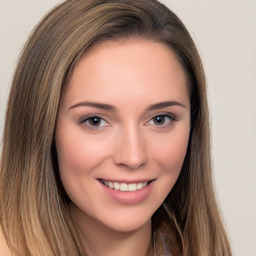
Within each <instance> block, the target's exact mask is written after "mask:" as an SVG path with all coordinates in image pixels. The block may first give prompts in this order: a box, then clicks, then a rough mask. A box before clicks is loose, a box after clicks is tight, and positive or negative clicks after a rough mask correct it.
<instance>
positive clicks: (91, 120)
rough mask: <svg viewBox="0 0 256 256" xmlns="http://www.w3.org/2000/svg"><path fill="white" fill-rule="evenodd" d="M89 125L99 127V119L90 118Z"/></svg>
mask: <svg viewBox="0 0 256 256" xmlns="http://www.w3.org/2000/svg"><path fill="white" fill-rule="evenodd" d="M90 124H91V125H93V126H99V125H100V118H98V117H96V116H95V117H92V118H91V119H90Z"/></svg>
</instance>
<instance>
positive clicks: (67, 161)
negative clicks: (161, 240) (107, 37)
mask: <svg viewBox="0 0 256 256" xmlns="http://www.w3.org/2000/svg"><path fill="white" fill-rule="evenodd" d="M88 102H89V103H88ZM95 102H96V103H99V104H107V106H106V105H104V108H102V105H100V106H99V105H95V104H91V103H95ZM163 102H164V103H165V104H159V103H163ZM166 102H168V103H166ZM170 102H171V103H170ZM95 116H97V117H98V119H95V120H94V121H97V122H93V119H92V117H95ZM99 118H101V119H99ZM189 132H190V101H189V93H188V90H187V85H186V75H185V73H184V71H183V69H182V67H181V65H180V64H179V62H178V61H177V59H176V56H175V55H174V53H173V52H172V51H171V50H170V48H168V47H167V46H166V45H164V44H162V43H158V42H152V41H149V40H130V41H117V42H105V43H102V44H100V45H98V46H95V47H94V48H92V49H91V50H90V51H89V52H87V53H86V54H85V56H83V58H82V59H81V60H80V61H79V63H78V64H77V66H76V67H75V69H74V71H73V73H72V75H71V77H70V79H69V81H68V84H67V86H66V88H65V91H64V92H63V94H62V98H61V104H60V110H59V114H58V120H57V128H56V148H57V155H58V161H59V171H60V176H61V180H62V182H63V185H64V188H65V190H66V192H67V194H68V195H69V197H70V199H71V200H72V202H73V203H72V205H71V211H72V214H73V215H74V217H75V219H76V221H77V222H78V226H79V228H80V230H81V232H82V234H83V235H84V237H86V241H87V242H88V247H89V251H90V252H91V254H92V255H96V256H97V255H104V256H108V255H112V256H113V255H124V256H125V255H127V256H128V255H140V256H141V255H147V251H148V248H149V243H150V237H151V217H152V215H153V213H154V212H155V211H156V210H157V209H158V207H159V206H160V205H161V204H162V203H163V201H164V199H165V198H166V196H167V195H168V193H169V192H170V191H171V189H172V187H173V185H174V184H175V182H176V180H177V178H178V176H179V173H180V170H181V167H182V163H183V161H184V157H185V154H186V150H187V145H188V139H189ZM99 179H104V180H108V181H126V182H127V183H129V182H133V181H135V180H136V181H138V180H139V181H141V180H143V181H145V180H147V181H152V182H151V185H150V186H151V190H150V193H149V194H148V195H147V196H146V198H145V199H143V200H142V201H140V202H137V203H131V202H129V200H128V201H124V202H120V201H118V200H116V199H115V198H113V197H112V196H110V195H109V194H108V193H106V191H105V188H106V187H105V185H103V184H102V183H101V182H100V181H99ZM127 193H133V192H126V194H124V197H126V196H127ZM129 195H132V194H129ZM127 197H129V196H127Z"/></svg>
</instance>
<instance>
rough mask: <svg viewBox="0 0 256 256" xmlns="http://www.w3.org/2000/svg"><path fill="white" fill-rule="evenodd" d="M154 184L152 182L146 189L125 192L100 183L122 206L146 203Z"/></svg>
mask: <svg viewBox="0 0 256 256" xmlns="http://www.w3.org/2000/svg"><path fill="white" fill-rule="evenodd" d="M153 183H154V182H153V181H152V182H150V183H149V184H148V185H147V186H146V187H144V188H142V189H139V190H136V191H132V192H127V191H125V192H124V191H120V190H115V189H113V188H109V187H107V186H106V185H104V184H102V183H101V182H100V184H101V186H102V188H103V190H104V192H105V193H107V194H108V195H109V196H110V197H112V198H113V199H114V200H116V201H118V202H119V203H122V204H137V203H140V202H142V201H144V200H145V199H146V198H147V197H148V196H149V194H150V192H151V190H152V187H153Z"/></svg>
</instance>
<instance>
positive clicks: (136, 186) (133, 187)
mask: <svg viewBox="0 0 256 256" xmlns="http://www.w3.org/2000/svg"><path fill="white" fill-rule="evenodd" d="M101 182H102V183H103V184H104V185H106V186H107V187H109V188H113V189H115V190H120V191H123V192H126V191H130V192H133V191H137V190H140V189H142V188H144V187H146V186H147V185H148V182H140V183H131V184H127V183H123V182H122V183H118V182H111V181H105V180H101Z"/></svg>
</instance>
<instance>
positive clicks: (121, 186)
mask: <svg viewBox="0 0 256 256" xmlns="http://www.w3.org/2000/svg"><path fill="white" fill-rule="evenodd" d="M119 189H120V190H121V191H128V185H127V184H126V183H121V185H120V188H119Z"/></svg>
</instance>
